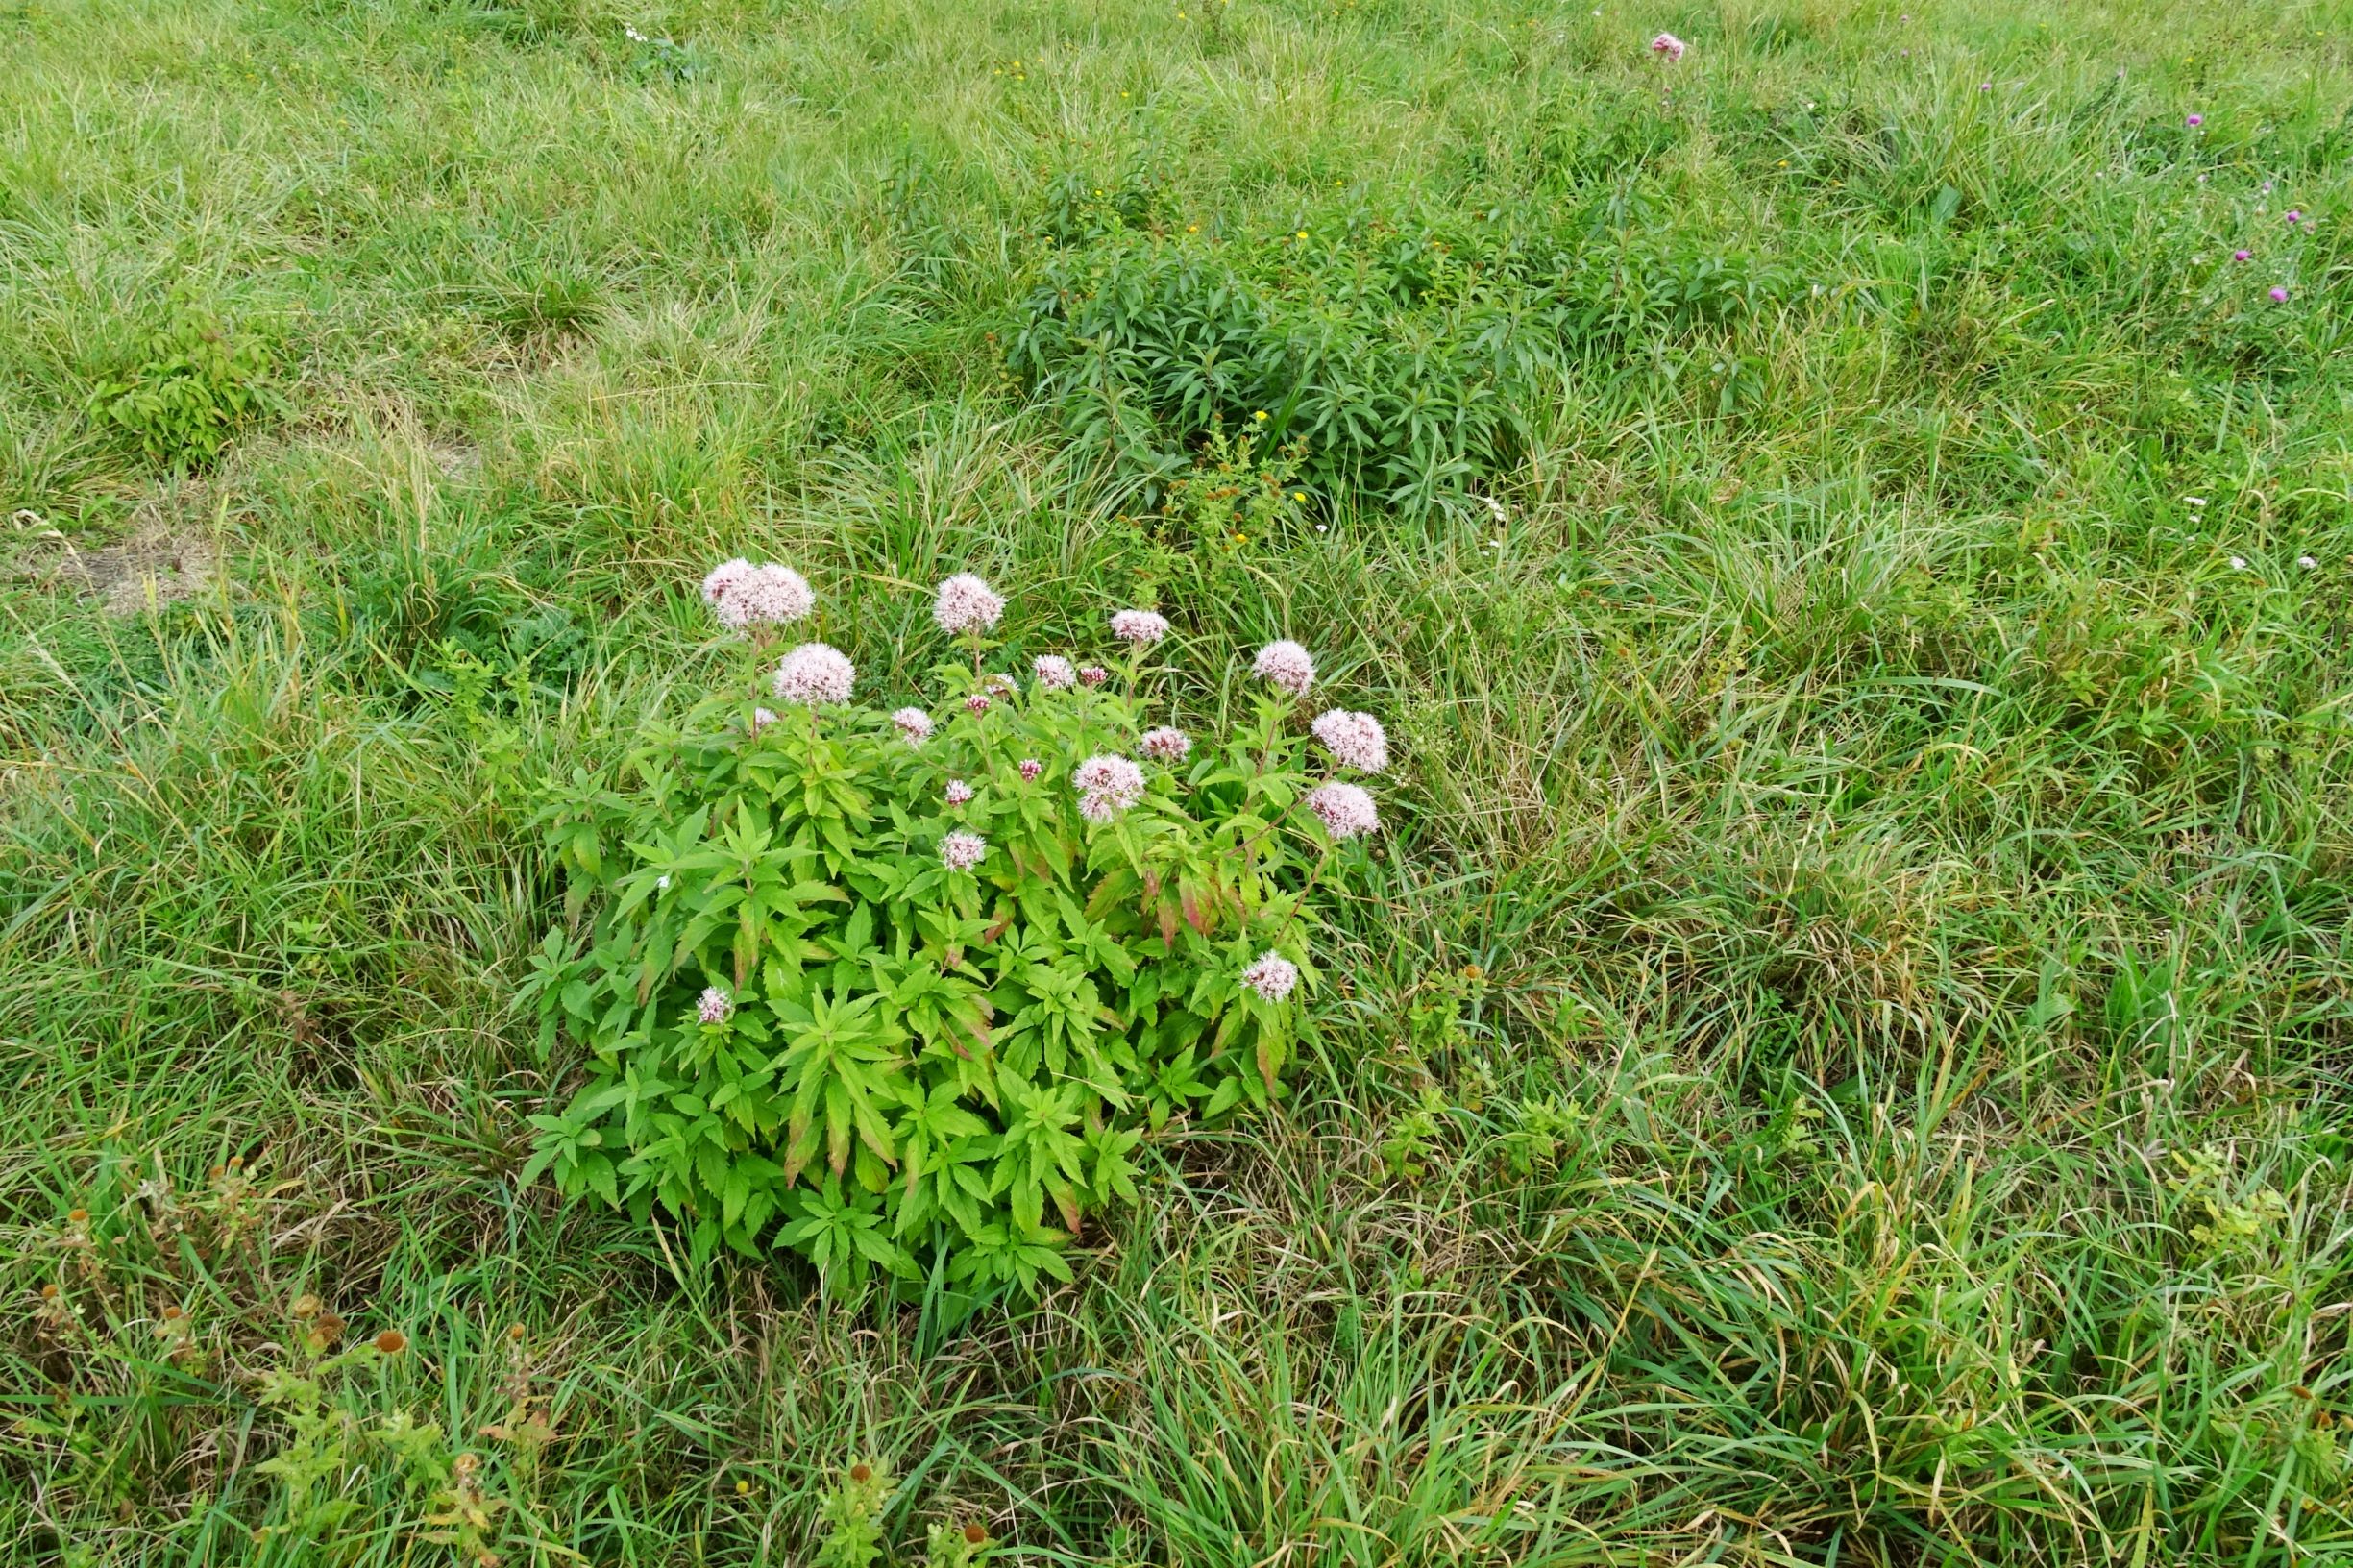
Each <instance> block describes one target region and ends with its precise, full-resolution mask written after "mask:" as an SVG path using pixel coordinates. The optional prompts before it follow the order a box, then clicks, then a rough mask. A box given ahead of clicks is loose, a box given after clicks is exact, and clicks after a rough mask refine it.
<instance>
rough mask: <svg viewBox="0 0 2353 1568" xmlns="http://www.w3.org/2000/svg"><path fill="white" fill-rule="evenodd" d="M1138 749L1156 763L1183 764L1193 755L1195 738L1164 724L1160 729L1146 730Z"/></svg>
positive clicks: (1138, 743)
mask: <svg viewBox="0 0 2353 1568" xmlns="http://www.w3.org/2000/svg"><path fill="white" fill-rule="evenodd" d="M1136 748H1137V749H1138V750H1140V751H1141V752H1142V753H1143V754H1144V755H1145V756H1147V757H1150V758H1151V759H1152V760H1153V761H1155V762H1183V761H1184V760H1185V759H1186V758H1187V757H1188V756H1189V755H1191V753H1192V748H1193V738H1192V737H1191V736H1190V735H1188V734H1186V733H1185V732H1184V731H1183V730H1181V729H1171V728H1169V727H1168V726H1167V725H1166V724H1163V725H1162V726H1161V727H1160V728H1158V729H1147V730H1145V731H1144V732H1143V736H1142V738H1141V739H1140V740H1139V741H1138V742H1137V743H1136Z"/></svg>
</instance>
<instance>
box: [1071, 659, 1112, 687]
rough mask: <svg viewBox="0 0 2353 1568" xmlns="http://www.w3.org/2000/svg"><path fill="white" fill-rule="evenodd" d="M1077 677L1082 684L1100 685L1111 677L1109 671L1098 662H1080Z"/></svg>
mask: <svg viewBox="0 0 2353 1568" xmlns="http://www.w3.org/2000/svg"><path fill="white" fill-rule="evenodd" d="M1078 678H1079V684H1080V685H1082V686H1100V685H1102V684H1103V683H1104V682H1105V681H1107V680H1109V679H1111V672H1110V671H1108V670H1106V669H1104V668H1103V667H1102V666H1101V665H1099V664H1082V665H1080V666H1079V671H1078Z"/></svg>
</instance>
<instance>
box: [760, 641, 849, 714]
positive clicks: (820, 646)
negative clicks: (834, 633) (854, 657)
mask: <svg viewBox="0 0 2353 1568" xmlns="http://www.w3.org/2000/svg"><path fill="white" fill-rule="evenodd" d="M856 680H857V672H856V671H855V670H853V669H852V668H851V667H850V662H849V659H848V657H847V656H846V655H845V654H844V653H843V652H842V650H841V649H838V648H835V647H833V646H832V645H830V644H828V643H803V644H801V645H800V646H799V647H798V648H797V649H793V651H792V652H790V653H787V654H786V655H785V656H784V662H783V663H781V664H779V665H777V666H776V678H775V682H774V684H775V689H776V695H777V696H778V697H780V698H783V699H784V700H785V701H787V702H797V703H800V704H801V705H803V706H804V707H812V708H814V707H820V706H822V705H823V704H825V703H828V702H846V701H848V700H849V689H850V687H851V686H852V685H853V684H854V683H855V682H856Z"/></svg>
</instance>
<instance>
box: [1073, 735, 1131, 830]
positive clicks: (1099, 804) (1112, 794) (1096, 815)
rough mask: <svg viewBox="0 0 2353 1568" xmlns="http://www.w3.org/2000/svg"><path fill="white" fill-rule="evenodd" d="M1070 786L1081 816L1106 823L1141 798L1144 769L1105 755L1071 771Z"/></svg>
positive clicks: (1081, 764) (1113, 756)
mask: <svg viewBox="0 0 2353 1568" xmlns="http://www.w3.org/2000/svg"><path fill="white" fill-rule="evenodd" d="M1070 787H1071V788H1072V789H1074V790H1076V791H1078V811H1079V815H1080V816H1082V817H1084V818H1086V819H1087V820H1088V821H1091V822H1108V821H1111V820H1112V819H1113V818H1114V817H1116V816H1118V815H1119V813H1121V812H1123V811H1125V810H1127V808H1128V807H1130V806H1132V805H1134V804H1135V803H1136V802H1137V801H1139V800H1140V799H1142V798H1143V790H1144V777H1143V770H1142V769H1141V768H1139V767H1137V766H1136V765H1135V764H1134V763H1133V762H1130V761H1129V760H1128V759H1127V758H1125V757H1122V756H1116V755H1114V754H1112V753H1109V752H1104V753H1100V754H1098V755H1095V756H1091V757H1089V758H1088V759H1087V760H1086V761H1085V762H1082V763H1080V764H1079V765H1078V766H1077V767H1076V768H1073V769H1071V770H1070Z"/></svg>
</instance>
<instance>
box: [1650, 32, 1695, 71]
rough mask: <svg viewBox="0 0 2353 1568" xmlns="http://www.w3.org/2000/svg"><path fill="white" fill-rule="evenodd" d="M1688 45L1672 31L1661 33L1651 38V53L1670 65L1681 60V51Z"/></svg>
mask: <svg viewBox="0 0 2353 1568" xmlns="http://www.w3.org/2000/svg"><path fill="white" fill-rule="evenodd" d="M1689 47H1690V45H1688V44H1686V43H1685V42H1683V40H1682V39H1680V38H1679V37H1676V36H1675V35H1674V34H1672V33H1661V34H1660V35H1658V37H1654V38H1653V39H1652V40H1651V53H1652V54H1654V55H1656V56H1657V57H1658V58H1659V59H1661V60H1663V61H1666V62H1667V63H1668V64H1670V65H1672V64H1674V63H1675V62H1676V61H1679V60H1681V59H1682V58H1683V51H1684V50H1685V49H1687V48H1689Z"/></svg>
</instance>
